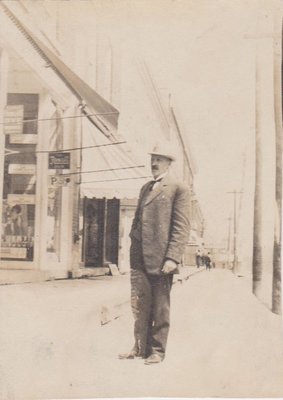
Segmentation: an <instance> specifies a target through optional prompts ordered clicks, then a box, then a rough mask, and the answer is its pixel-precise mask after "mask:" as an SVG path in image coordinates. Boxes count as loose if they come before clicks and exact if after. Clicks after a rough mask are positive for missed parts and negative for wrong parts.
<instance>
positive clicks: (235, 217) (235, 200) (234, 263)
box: [227, 190, 243, 274]
mask: <svg viewBox="0 0 283 400" xmlns="http://www.w3.org/2000/svg"><path fill="white" fill-rule="evenodd" d="M227 193H228V194H233V197H234V207H233V208H234V217H233V226H234V232H233V252H234V257H233V269H232V271H233V272H234V274H236V272H237V267H238V254H237V194H240V193H243V192H237V191H236V190H234V191H233V192H227Z"/></svg>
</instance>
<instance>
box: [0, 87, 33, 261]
mask: <svg viewBox="0 0 283 400" xmlns="http://www.w3.org/2000/svg"><path fill="white" fill-rule="evenodd" d="M38 104H39V96H38V94H22V93H9V94H8V97H7V107H6V110H5V114H4V134H5V161H4V181H3V199H2V202H3V209H2V210H3V211H2V237H1V259H6V260H18V261H33V254H34V229H35V207H36V204H35V194H36V153H35V151H36V144H37V119H38Z"/></svg>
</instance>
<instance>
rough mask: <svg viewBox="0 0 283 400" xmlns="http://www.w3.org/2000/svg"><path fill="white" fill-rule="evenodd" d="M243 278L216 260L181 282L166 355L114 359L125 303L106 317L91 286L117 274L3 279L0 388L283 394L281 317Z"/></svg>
mask: <svg viewBox="0 0 283 400" xmlns="http://www.w3.org/2000/svg"><path fill="white" fill-rule="evenodd" d="M242 279H244V278H239V277H236V276H234V275H233V274H232V273H231V271H227V270H222V269H221V270H220V269H213V270H211V271H205V270H203V271H202V272H201V273H198V274H195V275H193V276H191V277H190V278H189V279H188V280H184V281H183V282H182V283H178V282H177V283H176V284H175V285H174V287H173V290H172V308H171V331H170V334H169V341H168V348H167V356H166V359H165V361H164V362H163V363H161V364H158V365H154V366H146V365H144V364H143V360H141V359H135V360H119V359H118V358H117V356H118V353H120V352H124V351H127V350H129V349H130V348H131V346H132V344H133V342H132V340H133V339H132V335H133V333H132V330H133V320H132V316H131V313H130V307H129V304H126V305H125V307H124V312H123V315H122V316H121V317H120V318H117V319H115V320H113V321H112V322H110V323H108V324H106V325H102V326H101V325H100V322H99V310H100V308H99V304H100V302H101V301H102V300H101V298H102V297H98V296H97V295H96V293H95V288H96V287H98V286H99V287H100V288H103V291H104V292H105V293H106V294H107V291H108V293H110V291H111V290H112V289H111V282H104V281H103V280H100V281H99V280H98V281H95V280H92V281H91V280H73V281H70V280H66V281H53V282H46V283H42V284H28V285H10V286H1V295H0V296H1V297H0V299H1V311H0V318H1V327H0V339H1V340H0V356H1V365H0V382H1V389H0V397H1V398H2V399H5V400H6V399H7V400H11V399H17V400H20V399H50V398H53V399H54V398H56V399H58V398H92V397H146V396H149V397H153V396H159V397H212V396H222V397H282V396H283V379H282V376H283V340H282V338H283V336H282V325H281V317H279V316H278V315H275V314H272V313H271V312H270V311H269V310H268V309H267V308H266V307H265V306H264V305H262V304H261V303H260V302H259V301H258V300H257V299H256V298H255V297H254V296H253V295H252V294H251V291H250V288H249V287H248V285H246V284H245V283H244V282H243V281H242ZM125 287H126V286H125ZM125 290H126V291H128V286H127V288H126V289H125ZM97 293H101V289H100V292H99V290H97ZM126 295H127V294H126ZM96 305H97V306H96Z"/></svg>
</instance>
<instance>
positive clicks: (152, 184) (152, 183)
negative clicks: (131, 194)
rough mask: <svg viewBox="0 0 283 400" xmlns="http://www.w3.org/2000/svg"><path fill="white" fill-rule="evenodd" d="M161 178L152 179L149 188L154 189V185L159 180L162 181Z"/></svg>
mask: <svg viewBox="0 0 283 400" xmlns="http://www.w3.org/2000/svg"><path fill="white" fill-rule="evenodd" d="M161 180H162V178H160V179H156V180H155V179H154V180H153V181H150V184H149V186H148V190H149V191H151V190H152V189H153V187H154V185H155V184H156V183H157V182H161Z"/></svg>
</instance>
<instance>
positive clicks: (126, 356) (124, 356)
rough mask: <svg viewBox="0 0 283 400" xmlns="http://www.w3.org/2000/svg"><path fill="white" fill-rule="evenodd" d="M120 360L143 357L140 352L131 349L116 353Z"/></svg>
mask: <svg viewBox="0 0 283 400" xmlns="http://www.w3.org/2000/svg"><path fill="white" fill-rule="evenodd" d="M118 358H119V359H120V360H132V359H134V358H145V357H144V356H143V355H142V354H140V353H138V352H137V351H136V350H131V351H129V352H128V353H122V354H119V355H118Z"/></svg>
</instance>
